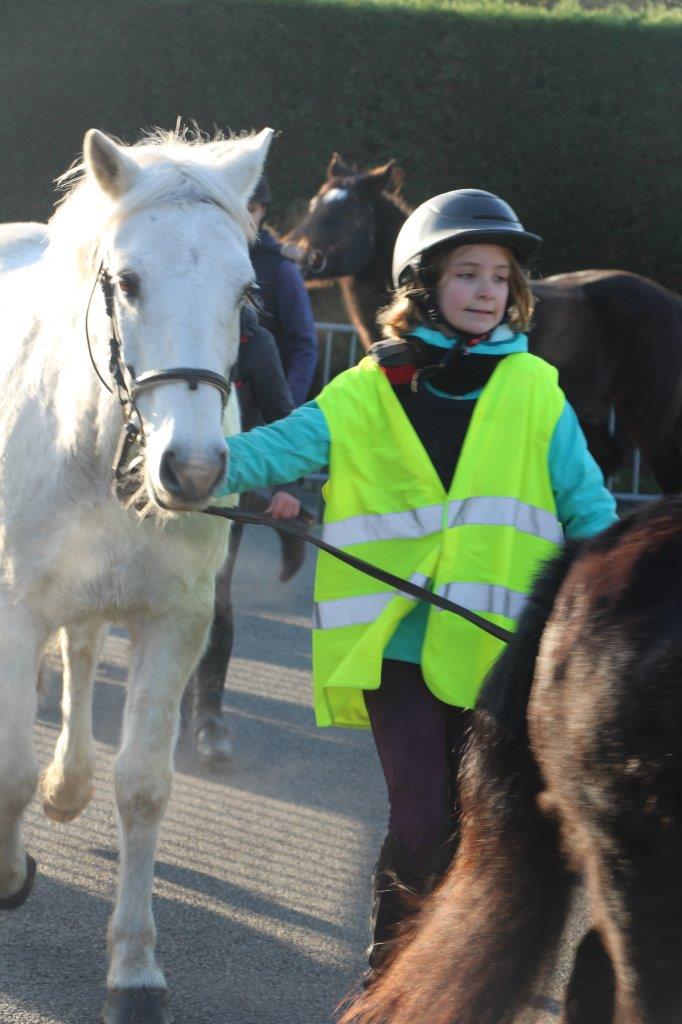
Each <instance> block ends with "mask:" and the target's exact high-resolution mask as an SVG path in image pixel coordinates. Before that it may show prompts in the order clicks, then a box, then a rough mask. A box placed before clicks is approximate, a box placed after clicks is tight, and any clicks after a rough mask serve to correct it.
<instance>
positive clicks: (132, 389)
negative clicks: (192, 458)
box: [85, 261, 232, 497]
mask: <svg viewBox="0 0 682 1024" xmlns="http://www.w3.org/2000/svg"><path fill="white" fill-rule="evenodd" d="M98 284H99V285H100V286H101V288H102V293H103V295H104V306H105V309H106V314H107V316H108V317H109V323H110V325H111V337H110V338H109V373H110V374H111V379H112V381H113V385H114V386H113V387H111V385H109V384H108V383H107V381H106V380H105V379H104V377H103V376H102V374H101V373H100V371H99V368H98V366H97V363H96V362H95V357H94V355H93V351H92V345H91V343H90V333H89V330H88V319H89V314H90V306H91V305H92V299H93V296H94V294H95V289H96V287H97V285H98ZM85 337H86V340H87V343H88V353H89V355H90V362H91V363H92V366H93V369H94V371H95V373H96V374H97V376H98V378H99V379H100V381H101V382H102V384H103V385H104V387H105V388H106V389H107V391H108V392H109V393H110V394H112V395H114V396H115V397H116V398H117V399H118V403H119V405H120V407H121V413H122V415H123V426H122V427H121V433H120V435H119V439H118V444H117V445H116V454H115V455H114V461H113V463H112V467H111V468H112V470H113V472H114V477H115V480H114V493H115V495H116V496H117V497H124V495H123V493H122V488H121V485H122V483H123V481H124V479H125V477H126V476H127V475H128V474H129V473H130V472H132V471H133V470H134V469H135V468H137V467H139V465H140V463H141V461H142V454H141V452H142V449H143V448H144V445H145V429H144V421H143V419H142V414H141V413H140V410H139V408H138V407H137V402H136V399H137V396H138V395H139V394H140V392H141V391H146V390H148V389H149V388H153V387H156V386H157V384H169V383H172V382H174V381H179V380H181V381H185V382H186V384H187V385H188V386H189V389H190V391H196V389H197V386H198V385H199V384H200V383H204V384H210V385H211V387H214V388H217V389H218V391H220V394H221V400H222V406H223V409H224V408H225V406H226V405H227V402H228V399H229V397H230V391H231V389H232V385H231V384H230V382H229V380H228V379H227V378H226V377H223V375H222V374H220V373H216V372H215V371H214V370H203V369H199V370H197V369H194V368H193V367H189V366H173V367H171V368H170V369H168V370H145V372H144V373H141V374H140V376H139V377H136V376H135V369H134V367H132V366H131V365H130V364H129V363H126V361H125V357H124V353H123V342H122V340H121V336H120V331H119V329H118V325H117V322H116V315H115V308H114V285H113V281H112V279H111V275H110V273H109V271H108V270H107V269H106V268H105V266H104V261H102V263H100V265H99V269H98V271H97V277H96V278H95V283H94V284H93V286H92V291H91V292H90V298H89V300H88V308H87V310H86V312H85ZM134 447H137V448H138V449H139V453H138V454H137V455H136V456H135V457H134V458H132V459H130V455H131V449H133V448H134Z"/></svg>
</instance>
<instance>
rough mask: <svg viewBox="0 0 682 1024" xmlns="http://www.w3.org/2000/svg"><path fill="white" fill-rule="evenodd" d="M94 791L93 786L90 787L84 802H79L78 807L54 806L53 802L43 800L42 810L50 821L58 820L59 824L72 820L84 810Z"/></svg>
mask: <svg viewBox="0 0 682 1024" xmlns="http://www.w3.org/2000/svg"><path fill="white" fill-rule="evenodd" d="M94 792H95V790H94V788H93V789H91V790H90V793H89V794H88V798H87V800H86V801H85V803H83V804H80V805H79V806H78V807H55V805H54V804H51V803H49V802H48V801H47V800H43V811H44V812H45V814H46V815H47V817H48V818H50V819H51V820H52V821H59V822H61V824H65V823H66V822H67V821H73V820H74V818H77V817H78V815H79V814H81V813H82V811H84V810H85V808H86V807H87V806H88V804H89V803H90V800H91V798H92V794H93V793H94Z"/></svg>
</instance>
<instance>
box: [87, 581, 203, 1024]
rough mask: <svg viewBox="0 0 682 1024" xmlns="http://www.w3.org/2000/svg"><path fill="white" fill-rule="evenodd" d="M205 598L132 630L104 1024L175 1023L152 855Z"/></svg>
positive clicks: (117, 776) (117, 779) (117, 780)
mask: <svg viewBox="0 0 682 1024" xmlns="http://www.w3.org/2000/svg"><path fill="white" fill-rule="evenodd" d="M211 582H212V581H211ZM204 596H205V598H206V600H204V601H202V604H201V606H200V607H195V608H192V609H183V608H180V609H177V610H175V611H174V612H173V614H172V615H168V616H164V617H163V618H157V619H151V618H150V619H145V620H142V622H138V623H136V625H135V629H134V631H133V645H132V651H131V663H130V679H129V684H128V685H129V689H128V696H127V699H126V706H125V713H124V720H123V741H122V745H121V750H120V752H119V754H118V757H117V758H116V764H115V768H114V785H115V790H116V802H117V805H118V814H119V826H120V839H121V858H120V874H119V884H118V894H117V897H116V906H115V909H114V913H113V916H112V919H111V923H110V926H109V949H110V966H109V974H108V978H107V983H108V987H109V996H108V1000H107V1006H106V1008H105V1021H106V1024H114V1022H115V1024H128V1022H132V1021H135V1022H137V1021H139V1022H140V1024H142V1022H143V1021H144V1022H147V1021H153V1022H154V1024H157V1022H158V1024H161V1022H165V1021H170V1020H171V1017H170V1011H169V1010H168V1008H167V996H166V982H165V979H164V976H163V973H162V972H161V969H160V968H159V967H158V965H157V963H156V960H155V957H154V946H155V942H156V929H155V926H154V919H153V917H152V884H153V875H154V855H155V849H156V840H157V836H158V831H159V825H160V823H161V818H162V816H163V813H164V810H165V808H166V804H167V802H168V797H169V795H170V789H171V777H172V770H173V764H172V756H173V746H174V743H175V738H176V734H177V728H178V718H179V707H180V698H181V695H182V689H183V686H184V684H185V681H186V679H187V677H188V676H189V674H190V673H191V671H192V669H193V668H194V665H195V663H196V661H197V658H198V657H199V654H200V653H201V650H202V648H203V645H204V643H205V642H206V636H207V633H208V628H209V625H210V621H211V612H212V590H211V589H210V588H209V587H207V588H206V594H205V595H204ZM152 1003H153V1004H154V1008H153V1009H150V1006H151V1004H152ZM154 1014H156V1015H154Z"/></svg>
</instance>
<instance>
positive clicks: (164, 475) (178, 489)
mask: <svg viewBox="0 0 682 1024" xmlns="http://www.w3.org/2000/svg"><path fill="white" fill-rule="evenodd" d="M177 468H178V467H177V459H176V455H175V452H174V451H168V452H164V453H163V457H162V459H161V466H160V470H159V476H160V478H161V483H162V485H163V487H164V489H165V490H166V491H168V493H169V494H182V483H181V482H180V479H179V477H178V473H177V471H176V470H177Z"/></svg>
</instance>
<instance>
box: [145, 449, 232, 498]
mask: <svg viewBox="0 0 682 1024" xmlns="http://www.w3.org/2000/svg"><path fill="white" fill-rule="evenodd" d="M226 467H227V451H226V450H223V451H216V452H215V453H214V454H213V455H211V456H206V455H202V456H193V457H188V458H182V457H181V456H180V455H178V453H177V452H175V451H173V450H172V449H171V450H169V451H167V452H164V454H163V456H162V458H161V464H160V466H159V480H160V483H161V486H162V487H163V489H164V491H165V492H166V494H168V495H169V496H170V497H171V498H174V499H176V500H178V501H182V502H189V503H192V504H196V503H198V502H202V501H205V500H208V499H209V498H210V496H211V494H212V493H213V491H214V490H215V488H216V487H217V486H218V484H219V483H220V482H221V480H222V479H223V477H224V475H225V469H226Z"/></svg>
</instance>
